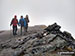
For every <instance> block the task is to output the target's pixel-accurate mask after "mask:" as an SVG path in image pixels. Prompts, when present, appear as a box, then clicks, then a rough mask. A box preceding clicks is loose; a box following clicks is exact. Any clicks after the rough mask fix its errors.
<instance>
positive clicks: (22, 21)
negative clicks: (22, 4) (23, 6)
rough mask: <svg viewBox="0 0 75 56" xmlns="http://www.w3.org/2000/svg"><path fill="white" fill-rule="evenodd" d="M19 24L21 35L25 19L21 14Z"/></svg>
mask: <svg viewBox="0 0 75 56" xmlns="http://www.w3.org/2000/svg"><path fill="white" fill-rule="evenodd" d="M19 26H21V35H22V31H23V29H24V34H25V30H26V29H25V27H26V20H25V19H24V18H23V16H21V18H20V20H19Z"/></svg>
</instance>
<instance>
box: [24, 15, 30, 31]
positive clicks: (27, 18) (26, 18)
mask: <svg viewBox="0 0 75 56" xmlns="http://www.w3.org/2000/svg"><path fill="white" fill-rule="evenodd" d="M24 19H25V20H26V32H27V30H28V23H29V22H30V21H29V17H28V15H26V16H25V18H24Z"/></svg>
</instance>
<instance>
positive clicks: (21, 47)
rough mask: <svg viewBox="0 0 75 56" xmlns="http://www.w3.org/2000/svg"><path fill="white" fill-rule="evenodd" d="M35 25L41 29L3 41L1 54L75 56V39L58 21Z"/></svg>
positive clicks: (0, 49)
mask: <svg viewBox="0 0 75 56" xmlns="http://www.w3.org/2000/svg"><path fill="white" fill-rule="evenodd" d="M35 27H36V28H37V29H39V30H37V29H36V31H35V29H33V30H32V31H31V33H30V30H29V31H28V33H27V35H24V36H15V37H14V38H11V39H8V40H6V41H4V42H1V43H0V56H62V55H63V56H75V39H74V38H73V37H72V36H71V34H70V33H69V32H67V31H64V32H62V31H61V30H60V28H61V26H59V25H57V23H54V24H52V25H49V26H48V27H45V26H42V28H40V27H38V26H35ZM40 29H41V30H40ZM32 32H34V33H32Z"/></svg>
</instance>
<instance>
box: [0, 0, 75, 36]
mask: <svg viewBox="0 0 75 56" xmlns="http://www.w3.org/2000/svg"><path fill="white" fill-rule="evenodd" d="M26 14H28V15H29V18H30V23H29V25H30V26H33V25H39V24H45V25H49V24H53V23H54V22H57V23H58V24H59V25H61V26H62V28H61V30H62V31H63V30H66V31H68V32H70V33H72V35H73V36H74V37H75V25H74V24H75V0H0V30H8V29H10V26H9V23H10V21H11V19H12V18H13V16H14V15H17V16H18V19H19V18H20V15H23V16H24V17H25V15H26Z"/></svg>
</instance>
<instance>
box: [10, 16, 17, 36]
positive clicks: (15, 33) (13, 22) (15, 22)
mask: <svg viewBox="0 0 75 56" xmlns="http://www.w3.org/2000/svg"><path fill="white" fill-rule="evenodd" d="M11 25H13V35H17V25H18V20H17V16H16V15H15V16H14V18H13V19H12V21H11V23H10V26H11Z"/></svg>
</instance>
